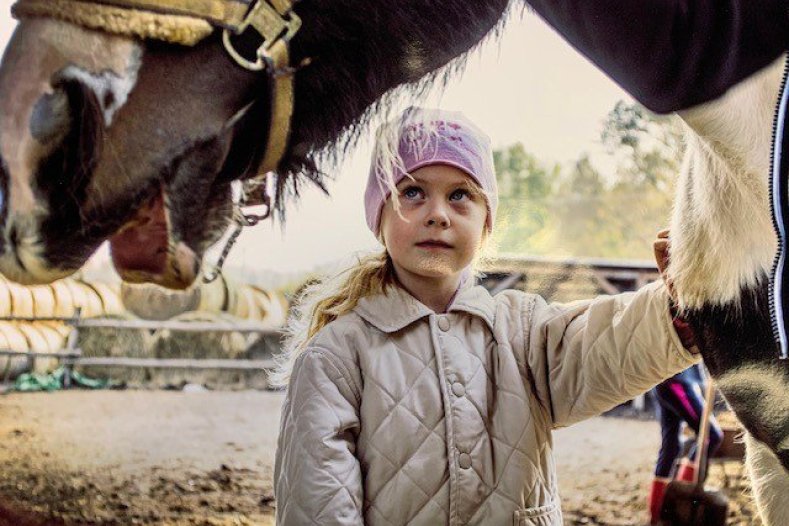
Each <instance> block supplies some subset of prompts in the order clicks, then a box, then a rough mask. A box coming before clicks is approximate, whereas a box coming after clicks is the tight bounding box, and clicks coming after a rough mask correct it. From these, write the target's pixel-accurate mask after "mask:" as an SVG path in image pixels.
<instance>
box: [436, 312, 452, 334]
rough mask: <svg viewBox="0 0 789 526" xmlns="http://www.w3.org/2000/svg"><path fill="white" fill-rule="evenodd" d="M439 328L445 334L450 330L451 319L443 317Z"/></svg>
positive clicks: (439, 320) (439, 321) (439, 322)
mask: <svg viewBox="0 0 789 526" xmlns="http://www.w3.org/2000/svg"><path fill="white" fill-rule="evenodd" d="M438 328H439V329H441V330H442V331H444V332H447V331H448V330H449V319H448V318H446V317H444V316H442V317H440V318H439V319H438Z"/></svg>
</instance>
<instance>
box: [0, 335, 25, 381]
mask: <svg viewBox="0 0 789 526" xmlns="http://www.w3.org/2000/svg"><path fill="white" fill-rule="evenodd" d="M0 345H2V346H3V349H7V350H10V351H16V352H27V351H28V344H27V338H25V335H24V333H22V331H20V330H19V328H18V327H17V324H16V322H10V321H0ZM29 370H30V367H29V361H28V359H27V358H26V357H23V356H20V357H16V356H2V357H0V375H2V378H5V377H6V376H8V378H9V379H14V378H16V377H17V376H19V375H20V374H22V373H25V372H28V371H29Z"/></svg>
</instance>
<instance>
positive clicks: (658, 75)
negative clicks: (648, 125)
mask: <svg viewBox="0 0 789 526" xmlns="http://www.w3.org/2000/svg"><path fill="white" fill-rule="evenodd" d="M527 2H528V3H529V4H530V5H531V6H532V7H533V8H534V10H535V11H536V12H537V13H538V14H539V15H540V16H541V17H542V18H544V19H545V20H546V21H547V22H548V23H549V24H550V25H551V26H553V27H554V28H555V29H556V30H557V31H558V32H559V33H560V34H561V35H562V36H564V38H565V39H567V41H568V42H569V43H570V44H572V45H573V47H575V48H576V49H577V50H578V51H580V52H581V53H582V54H583V55H585V56H586V57H587V58H588V59H589V60H591V61H592V62H594V63H595V64H596V65H597V66H598V67H599V68H600V69H602V70H603V71H604V72H606V73H607V74H608V75H609V76H610V77H611V78H613V79H614V80H615V81H616V82H617V83H618V84H620V85H621V86H622V87H623V88H624V89H625V90H627V91H628V92H629V93H630V94H631V95H633V97H635V98H636V99H638V100H639V101H640V102H641V103H642V104H644V106H646V107H647V108H649V109H651V110H653V111H657V112H661V113H665V112H670V111H677V110H680V109H685V108H688V107H690V106H695V105H697V104H700V103H702V102H707V101H710V100H712V99H716V98H718V97H720V96H721V95H723V93H725V92H726V90H728V89H729V88H730V87H732V86H733V85H734V84H736V83H738V82H739V81H741V80H743V79H744V78H746V77H748V76H749V75H751V74H752V73H755V72H756V71H758V70H759V69H761V68H763V67H765V66H766V65H768V64H769V63H771V62H773V61H774V60H775V59H776V58H778V57H779V56H780V55H781V54H782V53H783V52H784V51H786V49H787V47H789V4H787V3H786V1H785V0H638V1H634V0H594V1H590V0H527Z"/></svg>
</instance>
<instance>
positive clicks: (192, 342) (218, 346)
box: [153, 311, 254, 385]
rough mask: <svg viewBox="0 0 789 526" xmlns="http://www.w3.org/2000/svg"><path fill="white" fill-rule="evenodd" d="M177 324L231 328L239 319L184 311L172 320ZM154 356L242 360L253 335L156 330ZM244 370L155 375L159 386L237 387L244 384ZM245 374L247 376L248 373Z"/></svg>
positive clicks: (225, 315)
mask: <svg viewBox="0 0 789 526" xmlns="http://www.w3.org/2000/svg"><path fill="white" fill-rule="evenodd" d="M175 320H177V321H182V322H193V323H195V324H197V323H200V322H209V323H219V324H222V325H225V326H227V327H232V325H233V324H234V323H238V322H239V321H240V320H238V318H235V317H233V316H229V315H227V314H217V313H210V312H199V311H195V312H186V313H184V314H181V315H179V316H177V317H176V318H175ZM154 338H155V341H154V344H153V348H154V351H153V354H154V356H156V357H157V358H177V359H197V360H199V359H206V358H219V359H237V358H245V356H246V350H247V347H248V346H249V344H250V342H251V340H252V339H253V338H254V336H250V335H247V334H242V333H238V332H210V331H201V332H184V331H170V330H167V329H164V330H160V331H157V332H156V334H155V336H154ZM244 374H245V373H244V372H243V371H217V370H200V369H192V370H189V369H186V370H181V369H171V370H160V371H157V372H156V375H157V378H156V381H157V383H159V384H169V385H180V384H182V383H186V382H191V383H202V384H211V385H228V384H239V383H240V382H243V381H244V378H245V377H244ZM247 374H248V373H247Z"/></svg>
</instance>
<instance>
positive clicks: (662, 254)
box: [652, 239, 669, 274]
mask: <svg viewBox="0 0 789 526" xmlns="http://www.w3.org/2000/svg"><path fill="white" fill-rule="evenodd" d="M652 250H653V252H654V253H655V263H657V266H658V270H659V271H660V273H661V274H662V273H663V272H665V271H666V268H668V262H669V247H668V240H667V239H658V240H656V241H655V242H654V243H653V244H652Z"/></svg>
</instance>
